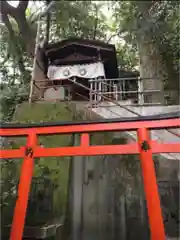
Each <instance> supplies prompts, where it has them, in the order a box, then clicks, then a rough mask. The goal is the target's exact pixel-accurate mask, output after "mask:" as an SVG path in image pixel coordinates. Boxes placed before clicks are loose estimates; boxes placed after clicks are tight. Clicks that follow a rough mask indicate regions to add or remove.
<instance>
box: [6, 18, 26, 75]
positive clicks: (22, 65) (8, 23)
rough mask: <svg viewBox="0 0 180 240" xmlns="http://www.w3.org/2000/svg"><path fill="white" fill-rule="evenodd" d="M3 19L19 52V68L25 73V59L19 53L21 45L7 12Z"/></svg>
mask: <svg viewBox="0 0 180 240" xmlns="http://www.w3.org/2000/svg"><path fill="white" fill-rule="evenodd" d="M2 20H3V22H4V23H5V25H6V27H7V29H8V32H9V37H10V39H11V41H12V44H13V45H14V49H15V51H16V53H17V54H16V56H17V57H18V65H19V70H20V71H21V73H22V74H23V75H24V73H25V71H26V70H25V67H24V64H23V59H22V57H21V54H20V53H19V46H18V44H17V41H16V37H15V34H14V31H13V28H12V26H11V23H10V21H9V18H8V16H7V15H6V14H3V15H2ZM12 55H14V54H13V53H12Z"/></svg>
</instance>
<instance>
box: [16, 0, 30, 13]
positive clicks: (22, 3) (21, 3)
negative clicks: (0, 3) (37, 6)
mask: <svg viewBox="0 0 180 240" xmlns="http://www.w3.org/2000/svg"><path fill="white" fill-rule="evenodd" d="M28 3H29V0H26V1H23V0H21V1H19V4H18V7H17V9H19V10H20V11H22V12H24V13H25V11H26V8H27V6H28Z"/></svg>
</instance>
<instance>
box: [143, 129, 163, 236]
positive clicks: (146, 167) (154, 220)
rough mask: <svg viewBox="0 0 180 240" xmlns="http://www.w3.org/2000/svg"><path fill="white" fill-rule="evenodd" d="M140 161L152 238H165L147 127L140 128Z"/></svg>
mask: <svg viewBox="0 0 180 240" xmlns="http://www.w3.org/2000/svg"><path fill="white" fill-rule="evenodd" d="M138 143H139V150H140V162H141V168H142V176H143V182H144V190H145V196H146V202H147V210H148V218H149V226H150V231H151V240H157V239H158V240H165V231H164V224H163V217H162V211H161V204H160V198H159V193H158V186H157V181H156V173H155V167H154V162H153V158H152V151H151V143H150V137H149V132H148V130H147V129H146V128H140V129H138Z"/></svg>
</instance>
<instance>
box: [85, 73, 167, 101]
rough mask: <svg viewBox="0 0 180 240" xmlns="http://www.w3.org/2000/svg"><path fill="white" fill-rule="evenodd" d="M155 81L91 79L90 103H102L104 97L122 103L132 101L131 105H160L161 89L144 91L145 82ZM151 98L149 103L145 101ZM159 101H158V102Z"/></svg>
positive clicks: (131, 78) (147, 79) (138, 78)
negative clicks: (148, 97)
mask: <svg viewBox="0 0 180 240" xmlns="http://www.w3.org/2000/svg"><path fill="white" fill-rule="evenodd" d="M149 80H150V81H155V80H157V79H155V78H140V77H128V78H118V79H91V80H89V82H90V102H92V103H93V104H95V103H96V105H97V102H99V101H104V96H108V97H109V98H110V99H114V100H118V101H122V100H128V99H130V100H132V104H138V105H149V104H151V105H152V104H153V105H154V104H162V102H164V101H163V98H164V94H163V90H162V89H155V87H153V88H151V89H147V90H145V87H144V83H145V81H149ZM147 96H151V101H146V98H147ZM158 100H159V101H158Z"/></svg>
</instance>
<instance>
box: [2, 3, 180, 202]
mask: <svg viewBox="0 0 180 240" xmlns="http://www.w3.org/2000/svg"><path fill="white" fill-rule="evenodd" d="M46 4H47V1H36V0H34V1H22V0H21V1H6V0H3V1H1V3H0V20H1V21H0V31H1V34H0V91H1V94H0V119H1V120H3V121H6V122H10V121H11V120H12V116H13V114H14V111H15V108H16V106H17V105H18V104H20V103H22V102H24V101H26V100H27V99H28V97H29V87H30V81H31V74H32V68H33V59H34V48H35V39H36V32H37V26H38V14H40V13H41V12H43V10H44V8H45V7H46ZM179 23H180V6H179V1H63V0H60V1H56V2H55V5H54V7H53V8H52V9H51V20H50V32H49V38H50V41H60V40H63V39H65V38H69V37H73V36H74V37H80V38H87V39H97V40H102V41H104V42H106V43H112V44H115V46H116V50H117V59H118V66H119V67H120V68H121V69H123V70H131V71H137V70H138V71H139V73H140V76H141V77H142V78H153V79H154V80H153V81H149V82H148V81H147V85H146V84H144V89H145V90H146V89H148V88H152V89H159V88H162V89H164V90H163V91H162V94H166V93H168V94H169V98H170V103H171V104H179V96H180V91H179V90H180V84H179V83H180V81H179V64H180V56H179V53H180V41H179V37H180V29H179V28H180V24H179ZM45 36H46V17H43V18H42V20H41V42H44V39H45ZM37 111H40V107H39V108H37ZM49 112H50V113H49V114H47V116H46V117H47V118H48V117H49V116H50V115H51V110H49ZM66 114H67V113H66ZM61 115H62V114H61ZM27 118H28V114H27ZM47 121H48V119H47ZM0 140H1V139H0ZM62 141H64V139H63V140H62ZM0 144H1V142H0ZM49 144H51V143H50V141H49V142H48V146H49ZM43 164H44V163H43ZM43 164H42V165H43ZM48 164H49V163H48ZM2 165H3V167H4V168H6V167H7V169H8V170H7V172H5V175H6V176H5V177H6V179H7V180H10V181H9V182H8V181H7V182H6V184H4V185H3V186H4V189H3V188H1V190H2V192H5V193H7V194H4V195H3V196H1V204H2V203H3V204H4V205H5V204H6V205H7V204H9V202H10V201H9V196H10V191H11V192H13V191H14V185H15V182H14V179H16V178H17V179H18V171H19V166H20V164H16V163H14V162H13V161H11V160H10V161H3V163H2ZM48 167H49V165H48ZM48 167H47V168H45V167H41V166H40V168H39V169H40V170H39V175H43V176H44V175H48V174H49V172H48V171H49V168H48ZM55 168H56V165H55V167H54V169H55ZM66 168H67V166H64V169H66ZM45 171H46V173H45ZM135 172H138V171H136V170H134V169H133V168H132V172H131V173H132V175H133V174H134V173H135ZM53 174H54V173H52V174H51V177H52V175H53ZM118 174H119V173H118ZM53 176H56V175H55V174H54V175H53ZM51 180H52V179H51ZM54 181H55V180H54V179H53V183H54ZM57 182H59V179H58V180H57ZM8 184H9V186H8ZM126 186H127V185H126ZM7 189H10V190H8V191H9V192H8V191H7ZM6 191H7V192H6ZM2 198H3V199H2ZM57 199H58V201H59V197H57ZM58 204H59V203H58ZM1 207H2V205H1Z"/></svg>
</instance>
